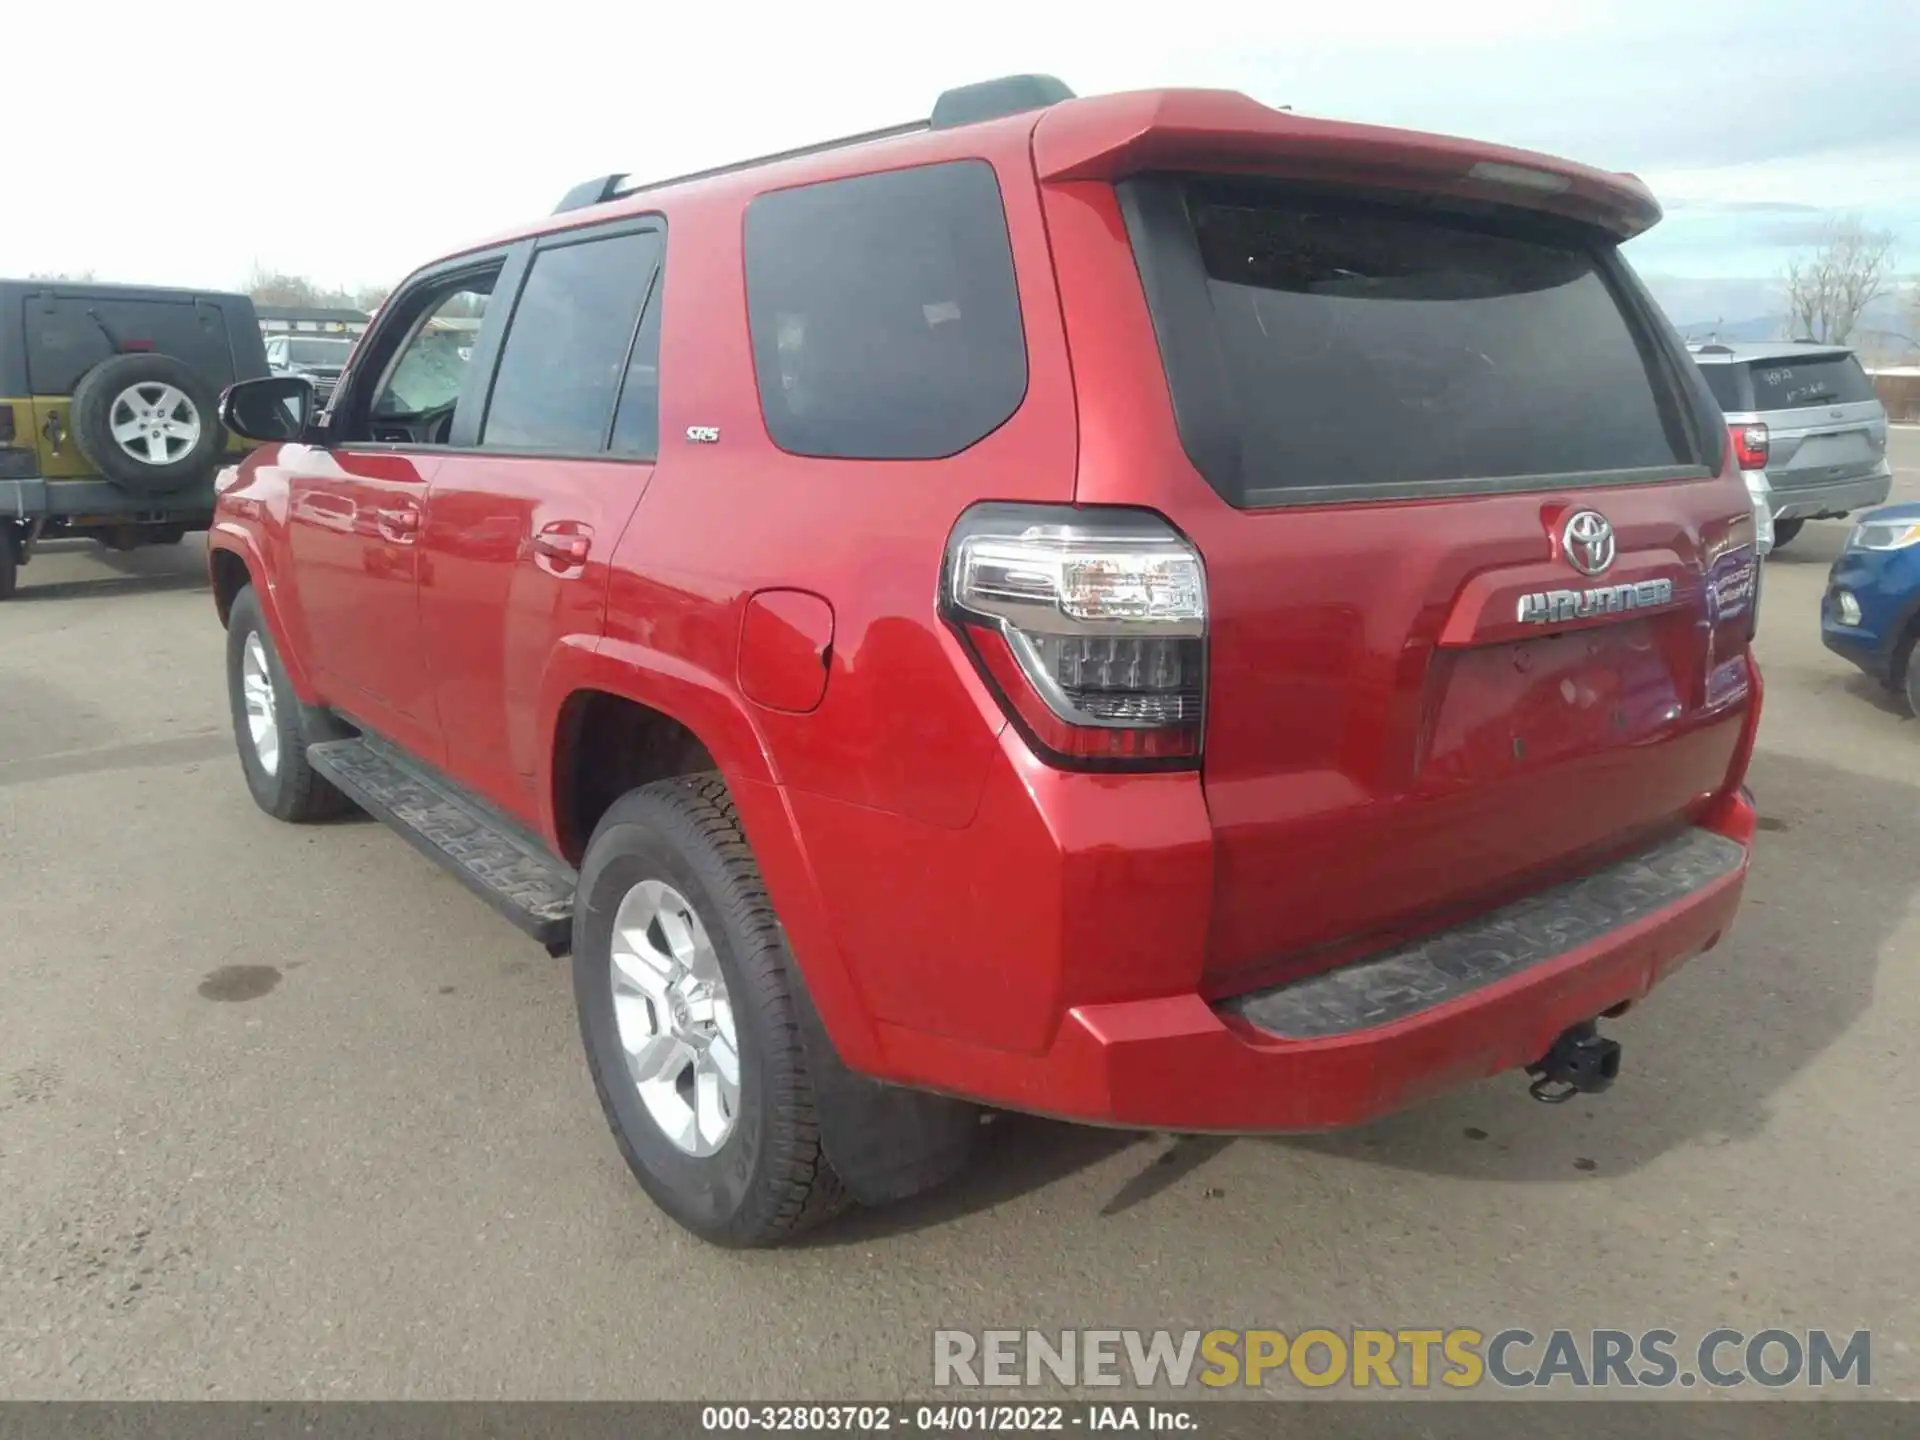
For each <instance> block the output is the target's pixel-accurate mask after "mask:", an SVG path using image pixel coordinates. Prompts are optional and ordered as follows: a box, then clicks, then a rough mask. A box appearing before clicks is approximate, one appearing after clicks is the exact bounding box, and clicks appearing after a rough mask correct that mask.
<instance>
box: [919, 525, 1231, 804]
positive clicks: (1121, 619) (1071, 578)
mask: <svg viewBox="0 0 1920 1440" xmlns="http://www.w3.org/2000/svg"><path fill="white" fill-rule="evenodd" d="M941 606H942V609H943V611H944V613H945V615H946V618H947V619H948V620H949V621H950V622H951V623H952V624H953V625H954V626H955V627H956V629H958V631H959V633H960V635H961V637H962V639H963V640H964V641H965V643H966V645H967V648H968V650H969V651H970V652H971V653H972V655H973V658H974V660H975V662H976V664H977V665H978V666H979V668H980V670H981V672H982V673H983V674H984V675H985V676H986V678H987V680H988V681H989V683H990V684H991V685H992V686H993V688H994V690H995V691H996V692H998V694H999V696H1000V699H1001V701H1002V703H1003V705H1004V706H1005V708H1006V710H1007V713H1008V716H1009V718H1011V719H1012V720H1013V721H1014V722H1015V723H1016V724H1017V725H1018V726H1019V727H1020V729H1021V731H1022V732H1023V734H1024V735H1025V736H1026V738H1027V741H1028V743H1030V744H1031V745H1033V747H1034V748H1035V750H1036V751H1037V752H1038V753H1039V754H1040V755H1041V757H1042V758H1043V759H1045V760H1047V761H1049V762H1050V763H1053V764H1057V765H1063V766H1068V767H1074V768H1084V769H1136V768H1139V769H1161V768H1175V767H1180V766H1192V765H1194V764H1195V763H1197V762H1198V760H1199V756H1200V735H1201V710H1202V704H1203V697H1204V695H1205V693H1206V676H1205V671H1206V644H1207V642H1206V634H1207V588H1206V577H1205V575H1204V574H1203V573H1202V571H1201V567H1200V557H1199V555H1198V554H1197V553H1196V552H1195V551H1194V548H1193V546H1192V545H1190V544H1189V543H1188V542H1187V541H1186V540H1185V539H1184V538H1182V537H1181V536H1180V535H1179V534H1178V533H1176V532H1175V531H1174V529H1173V527H1172V526H1170V525H1168V524H1167V522H1166V521H1165V520H1163V519H1161V518H1160V517H1159V516H1158V515H1154V514H1152V513H1151V512H1148V511H1143V510H1122V509H1104V508H1086V509H1072V508H1068V507H1066V506H1052V505H1011V504H987V505H978V506H975V507H974V508H973V509H971V510H969V511H967V513H966V514H964V515H962V516H961V517H960V522H959V524H957V525H956V526H955V527H954V531H953V535H952V538H951V539H949V540H948V542H947V557H946V573H945V576H944V578H943V580H942V583H941Z"/></svg>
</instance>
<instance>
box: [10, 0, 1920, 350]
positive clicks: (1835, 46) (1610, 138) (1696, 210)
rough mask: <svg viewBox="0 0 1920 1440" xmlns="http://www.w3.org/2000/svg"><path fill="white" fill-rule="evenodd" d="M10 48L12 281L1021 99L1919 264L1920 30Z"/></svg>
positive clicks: (1388, 3)
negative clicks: (1284, 126) (1345, 132)
mask: <svg viewBox="0 0 1920 1440" xmlns="http://www.w3.org/2000/svg"><path fill="white" fill-rule="evenodd" d="M76 22H83V23H76ZM13 38H14V40H15V41H16V42H20V41H25V42H26V43H23V44H16V45H14V46H13V47H12V48H11V49H10V52H9V58H8V63H7V67H6V75H7V92H6V98H7V107H6V108H7V113H8V115H9V116H10V117H11V123H12V125H13V127H14V128H15V129H16V130H18V129H19V128H20V127H21V126H23V125H27V126H30V127H34V134H33V143H32V144H31V145H30V146H28V147H27V148H26V149H24V150H22V151H21V152H20V154H18V155H17V156H16V157H15V161H14V164H13V166H12V167H11V170H10V184H9V186H8V195H9V199H8V200H7V201H6V202H5V203H4V204H3V205H0V274H13V275H19V274H25V273H28V272H33V271H79V270H93V271H95V272H97V273H98V275H99V277H100V278H101V279H112V280H128V281H147V282H155V283H174V284H189V285H208V286H214V285H220V286H227V285H234V284H237V283H238V282H240V281H241V280H242V278H243V277H244V276H245V275H246V273H247V271H248V269H249V267H250V266H251V265H253V264H254V263H256V262H258V263H260V264H262V265H265V266H267V267H269V268H272V269H276V270H283V271H290V272H294V273H299V274H304V275H309V276H311V277H313V278H314V279H316V280H318V281H320V282H321V283H323V284H328V285H338V286H342V287H347V288H351V287H354V286H357V285H360V284H363V283H374V282H388V281H391V280H394V279H396V278H398V277H399V276H400V275H402V274H404V273H405V272H406V271H407V270H409V269H411V268H412V267H413V266H415V265H416V264H418V263H420V262H421V261H423V260H425V259H428V258H431V257H432V256H433V255H435V254H436V253H437V252H440V251H444V250H447V249H449V248H452V247H454V246H457V245H459V244H461V243H462V242H464V241H467V240H471V239H475V238H478V237H480V236H483V235H486V234H488V233H491V232H493V231H495V230H498V229H501V228H503V227H505V226H507V225H510V224H513V223H517V222H518V221H520V220H522V219H524V218H527V217H529V216H534V215H539V214H543V213H545V212H546V211H548V210H549V209H551V208H552V205H553V203H554V202H555V201H556V200H557V199H558V198H559V196H560V195H561V193H562V192H563V191H565V190H566V189H567V188H568V187H569V186H570V185H572V184H574V183H575V182H577V181H579V180H582V179H585V178H587V177H589V176H592V175H594V174H598V173H604V172H606V171H610V170H616V169H629V170H632V171H635V172H636V173H640V174H646V175H663V174H674V173H679V172H681V171H684V170H689V169H695V168H699V167H701V166H705V165H711V164H717V163H721V162H724V161H727V160H730V159H735V158H738V157H740V156H742V155H746V154H753V153H759V152H763V151H766V150H772V149H779V148H784V147H786V146H789V145H794V144H800V143H805V142H807V141H809V140H814V139H820V138H824V137H827V136H832V135H836V134H840V133H844V132H847V131H850V130H858V129H864V128H868V127H871V126H876V125H882V124H889V123H893V122H896V121H899V120H903V119H910V118H913V117H916V116H922V115H925V114H926V113H927V111H928V109H929V108H930V107H931V104H932V101H933V98H934V96H935V95H936V94H937V93H938V92H939V91H940V90H941V89H943V88H945V87H947V86H950V85H955V84H961V83H965V82H967V81H970V80H976V79H981V78H984V77H987V76H992V75H997V74H1006V73H1011V72H1017V71H1025V70H1039V71H1045V72H1050V73H1052V74H1056V75H1058V76H1060V77H1061V78H1062V79H1064V80H1065V81H1066V82H1067V83H1068V84H1069V85H1071V86H1072V87H1073V88H1074V89H1075V90H1077V91H1078V92H1079V93H1081V94H1092V93H1098V92H1102V91H1109V90H1123V89H1138V88H1143V87H1150V86H1157V85H1203V86H1222V87H1228V88H1233V89H1239V90H1244V91H1246V92H1247V93H1248V94H1250V95H1252V96H1254V97H1255V98H1257V99H1259V100H1262V101H1265V102H1267V103H1270V104H1276V105H1279V104H1290V105H1292V106H1293V107H1294V108H1295V109H1296V110H1300V111H1305V112H1309V113H1313V114H1319V115H1325V116H1333V117H1337V118H1342V119H1354V120H1366V121H1373V122H1377V123H1382V124H1395V125H1406V126H1411V127H1416V128H1421V129H1429V130H1439V131H1447V132H1452V133H1457V134H1466V135H1471V136H1476V137H1479V138H1484V139H1490V140H1499V141H1504V142H1507V143H1510V144H1518V145H1524V146H1531V147H1534V148H1538V149H1543V150H1548V151H1553V152H1557V153H1559V154H1563V155H1568V156H1571V157H1574V158H1576V159H1580V160H1584V161H1587V162H1589V163H1592V164H1596V165H1600V166H1604V167H1608V168H1613V169H1622V170H1632V171H1635V172H1637V173H1638V174H1640V175H1641V176H1642V177H1643V178H1645V179H1646V180H1647V181H1648V182H1649V183H1650V184H1651V185H1652V186H1653V187H1654V189H1655V192H1656V193H1657V194H1658V195H1659V196H1660V198H1661V200H1662V202H1663V203H1664V204H1665V205H1666V207H1667V212H1668V213H1667V219H1666V220H1665V221H1664V222H1663V223H1662V224H1661V226H1660V227H1658V228H1657V229H1656V230H1655V231H1654V232H1653V233H1652V234H1650V235H1649V236H1647V237H1645V238H1644V239H1643V240H1641V241H1637V242H1635V246H1634V249H1633V251H1632V253H1633V255H1634V258H1635V261H1636V263H1637V264H1638V266H1639V268H1640V269H1641V270H1642V271H1643V272H1646V273H1649V274H1672V275H1678V276H1694V277H1701V278H1708V279H1713V278H1725V277H1740V276H1749V277H1750V276H1764V275H1769V274H1771V273H1773V272H1774V271H1775V270H1777V269H1778V267H1779V265H1780V264H1781V263H1782V262H1783V261H1784V259H1785V258H1786V256H1787V255H1788V254H1789V253H1791V247H1792V246H1793V245H1795V244H1797V243H1801V242H1803V241H1804V240H1805V239H1806V237H1807V236H1808V235H1810V234H1811V233H1813V230H1814V229H1815V228H1816V227H1817V225H1818V223H1819V222H1820V221H1821V219H1822V218H1823V217H1824V215H1825V214H1826V213H1828V212H1831V211H1837V210H1841V209H1857V210H1861V211H1863V212H1865V214H1866V215H1867V218H1868V219H1869V220H1870V221H1873V222H1874V223H1877V224H1882V225H1886V226H1890V227H1893V228H1895V229H1896V230H1898V231H1899V232H1901V233H1902V236H1903V240H1904V244H1903V246H1902V262H1903V267H1904V268H1908V269H1916V270H1920V0H1820V3H1813V4H1810V3H1807V0H1734V3H1722V0H1614V3H1606V0H1406V3H1397V0H1372V3H1367V4H1337V3H1335V4H1329V3H1326V0H1316V3H1310V4H1295V3H1292V0H1263V3H1238V0H1159V3H1156V4H1153V5H1151V6H1147V5H1134V4H1129V3H1113V4H1102V5H1091V4H1082V5H1073V6H1067V5H1050V4H1047V3H1045V0H1025V3H1018V4H1006V3H1002V0H969V3H965V4H947V5H924V4H904V3H900V0H893V3H889V4H884V5H878V4H876V5H868V4H862V3H834V0H808V3H800V4H795V3H787V4H782V5H778V6H769V7H767V8H766V9H765V10H764V11H762V10H760V9H759V8H758V7H757V6H751V5H749V6H737V5H736V6H729V5H726V4H723V3H709V4H705V5H698V4H694V5H687V4H668V5H659V6H653V5H615V4H610V3H605V0H602V3H599V4H583V3H577V0H540V3H537V4H531V5H529V4H516V5H510V6H505V5H503V6H485V7H482V6H459V5H448V4H446V3H438V4H433V5H428V4H426V3H423V0H382V3H367V0H322V3H310V4H274V5H269V4H267V3H264V0H250V3H244V4H238V3H229V0H173V3H172V4H170V5H168V6H166V7H163V9H161V10H155V9H154V8H153V7H152V6H149V5H137V6H136V5H131V4H126V5H123V4H120V3H118V0H93V3H91V4H83V5H81V6H78V7H74V8H73V9H71V10H69V11H68V12H66V16H65V18H63V19H62V21H61V23H60V25H59V27H57V29H56V30H49V31H48V32H47V33H46V34H44V35H43V36H41V37H40V38H39V39H38V40H35V39H33V38H32V36H30V35H29V34H28V33H27V32H23V31H21V30H20V29H19V27H17V26H16V27H15V29H14V32H13ZM43 127H44V128H43ZM21 133H22V134H25V133H26V132H24V131H22V132H21ZM1679 318H1682V319H1684V318H1687V317H1679Z"/></svg>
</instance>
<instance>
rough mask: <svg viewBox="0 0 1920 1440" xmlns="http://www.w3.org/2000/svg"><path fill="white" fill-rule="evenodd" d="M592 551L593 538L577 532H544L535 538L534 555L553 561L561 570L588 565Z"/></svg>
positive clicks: (556, 567) (555, 566)
mask: <svg viewBox="0 0 1920 1440" xmlns="http://www.w3.org/2000/svg"><path fill="white" fill-rule="evenodd" d="M592 550H593V537H592V536H591V535H582V534H581V533H580V532H579V531H577V530H542V531H541V532H540V533H539V534H538V535H536V536H534V537H533V553H534V554H536V555H540V556H543V557H545V558H546V559H547V560H550V561H552V562H553V565H554V568H555V569H559V570H570V569H572V568H573V567H574V566H576V565H584V564H586V563H587V556H588V554H590V553H591V552H592Z"/></svg>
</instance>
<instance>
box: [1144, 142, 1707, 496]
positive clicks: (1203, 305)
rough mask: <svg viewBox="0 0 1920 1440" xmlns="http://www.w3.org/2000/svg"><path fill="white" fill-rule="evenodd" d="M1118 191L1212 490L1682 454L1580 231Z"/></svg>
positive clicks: (1414, 478) (1659, 376)
mask: <svg viewBox="0 0 1920 1440" xmlns="http://www.w3.org/2000/svg"><path fill="white" fill-rule="evenodd" d="M1121 192H1122V201H1123V206H1124V208H1125V210H1126V213H1127V221H1128V228H1129V231H1130V233H1131V235H1132V239H1133V244H1134V250H1135V255H1136V257H1138V259H1139V262H1140V269H1141V275H1142V279H1143V281H1144V283H1145V285H1146V290H1147V297H1148V302H1149V305H1150V307H1151V309H1152V311H1153V318H1154V325H1155V329H1156V332H1157V333H1158V336H1159V340H1160V349H1161V355H1162V358H1163V360H1164V361H1165V362H1166V368H1167V374H1168V381H1169V384H1170V387H1171V389H1172V392H1173V399H1174V407H1175V411H1176V415H1177V417H1178V420H1179V424H1180V431H1181V437H1182V439H1183V441H1184V442H1185V445H1186V448H1187V450H1188V452H1189V454H1190V455H1191V456H1192V458H1193V460H1194V462H1195V464H1196V465H1197V466H1198V468H1199V469H1200V470H1201V472H1202V473H1203V474H1204V475H1205V476H1206V477H1207V479H1208V480H1209V481H1210V482H1211V483H1212V484H1213V486H1214V488H1215V489H1216V490H1218V491H1219V492H1220V493H1221V495H1222V496H1223V497H1224V498H1225V499H1227V500H1228V501H1229V502H1230V503H1233V504H1235V505H1240V506H1261V505H1279V504H1289V503H1295V504H1297V503H1307V502H1314V501H1329V500H1347V499H1361V498H1367V497H1382V498H1385V497H1391V496H1425V495H1439V494H1460V493H1471V492H1475V491H1486V490H1510V489H1524V488H1530V487H1533V486H1539V485H1543V484H1551V483H1554V481H1555V480H1556V479H1558V480H1562V481H1564V480H1565V479H1566V478H1567V477H1580V478H1592V479H1601V478H1606V479H1614V478H1618V479H1622V480H1625V479H1631V478H1635V477H1636V472H1641V473H1645V474H1646V475H1648V476H1649V477H1652V476H1654V475H1671V474H1673V473H1674V472H1675V470H1676V468H1685V469H1693V468H1695V467H1698V466H1699V465H1700V464H1701V463H1702V462H1701V460H1700V458H1699V452H1700V445H1699V442H1698V441H1697V440H1696V439H1695V438H1694V435H1693V432H1692V430H1691V429H1690V428H1689V421H1688V417H1687V416H1686V414H1685V412H1684V410H1683V406H1685V405H1687V404H1689V403H1690V400H1689V399H1688V398H1687V397H1690V396H1692V395H1695V394H1698V393H1699V392H1698V391H1697V390H1694V389H1690V388H1686V387H1683V386H1682V385H1681V384H1679V383H1677V382H1676V381H1675V380H1674V379H1673V377H1672V372H1671V370H1670V369H1668V368H1666V367H1668V366H1670V365H1671V363H1672V362H1671V361H1670V359H1669V358H1667V357H1664V356H1663V355H1662V353H1661V350H1660V345H1659V342H1658V340H1657V339H1656V337H1654V336H1653V335H1651V334H1648V333H1643V331H1644V330H1645V329H1646V328H1647V327H1645V326H1643V325H1641V323H1640V322H1639V321H1637V320H1633V321H1630V320H1629V312H1628V310H1627V309H1626V308H1624V306H1623V303H1622V298H1621V295H1620V293H1619V292H1618V291H1617V290H1616V282H1615V281H1614V280H1613V279H1612V278H1610V276H1609V274H1608V268H1609V266H1610V265H1618V264H1619V263H1620V262H1618V261H1617V260H1616V259H1612V258H1611V257H1607V256H1606V255H1605V254H1604V252H1603V249H1602V248H1601V247H1600V244H1599V242H1597V241H1590V240H1589V239H1588V238H1587V237H1586V236H1585V235H1584V234H1581V233H1577V232H1574V231H1572V230H1563V229H1559V228H1553V229H1549V228H1548V227H1547V226H1546V225H1544V224H1540V223H1537V222H1534V223H1529V222H1527V221H1518V222H1514V223H1505V222H1503V221H1501V220H1498V219H1485V220H1482V219H1479V218H1466V217H1454V216H1450V215H1443V214H1437V213H1431V212H1425V211H1418V210H1414V209H1410V208H1409V209H1402V208H1394V207H1391V206H1387V205H1376V204H1372V203H1368V202H1360V201H1354V200H1349V199H1344V198H1343V199H1331V200H1330V199H1326V198H1324V197H1316V196H1313V195H1307V194H1300V193H1289V192H1286V191H1282V190H1278V189H1275V188H1272V187H1262V188H1252V187H1246V186H1232V185H1228V184H1216V183H1211V182H1182V181H1180V180H1177V179H1169V178H1163V177H1153V178H1149V179H1145V180H1137V181H1132V182H1128V183H1126V184H1124V185H1123V186H1122V187H1121ZM1696 423H1697V422H1696Z"/></svg>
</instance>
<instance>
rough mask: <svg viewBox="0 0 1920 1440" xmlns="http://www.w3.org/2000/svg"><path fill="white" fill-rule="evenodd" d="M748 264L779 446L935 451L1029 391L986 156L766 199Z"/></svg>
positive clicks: (765, 394)
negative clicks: (980, 159)
mask: <svg viewBox="0 0 1920 1440" xmlns="http://www.w3.org/2000/svg"><path fill="white" fill-rule="evenodd" d="M746 266H747V318H748V323H749V326H750V328H751V329H752V332H753V364H754V371H755V375H756V378H757V379H758V382H759V386H760V408H761V413H762V414H763V415H764V416H765V418H766V423H767V433H768V434H769V435H771V436H772V437H773V443H774V444H776V445H778V446H779V447H780V448H781V449H782V450H786V451H789V452H791V453H793V454H795V455H821V456H836V457H840V458H843V459H857V460H930V459H935V458H938V457H940V456H945V455H952V454H955V453H957V452H959V451H961V450H964V449H966V448H967V447H968V446H969V445H972V444H974V443H975V442H976V441H978V440H981V439H983V438H985V437H986V436H987V435H989V434H991V433H992V432H993V431H995V430H997V429H998V428H999V427H1000V426H1001V425H1003V424H1004V423H1006V421H1007V419H1008V417H1009V416H1011V415H1012V414H1013V412H1014V411H1015V410H1016V409H1018V408H1019V405H1020V401H1021V399H1022V398H1023V397H1024V396H1025V395H1026V390H1027V347H1026V338H1025V334H1024V332H1023V331H1022V329H1021V325H1020V300H1019V296H1018V294H1017V293H1016V291H1015V289H1014V276H1013V251H1012V248H1011V246H1010V244H1009V242H1008V239H1007V217H1006V212H1005V210H1004V209H1003V208H1002V206H1001V203H1000V187H999V183H998V182H997V181H996V180H995V178H994V173H993V167H992V166H990V165H988V164H986V163H985V162H984V161H978V160H961V161H953V162H949V163H946V164H940V165H922V166H916V167H914V168H912V169H907V170H891V171H887V172H884V173H882V174H878V175H862V176H858V177H856V178H854V179H849V180H831V181H827V182H824V183H822V184H818V185H804V186H799V187H797V188H795V189H791V190H778V191H774V192H772V193H770V194H766V195H761V196H759V197H758V198H756V199H755V200H754V201H753V203H752V204H751V205H749V206H748V207H747V220H746Z"/></svg>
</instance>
